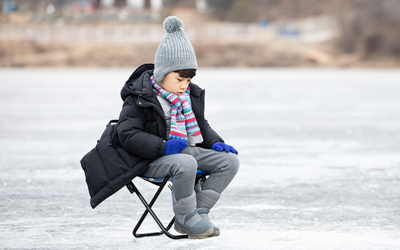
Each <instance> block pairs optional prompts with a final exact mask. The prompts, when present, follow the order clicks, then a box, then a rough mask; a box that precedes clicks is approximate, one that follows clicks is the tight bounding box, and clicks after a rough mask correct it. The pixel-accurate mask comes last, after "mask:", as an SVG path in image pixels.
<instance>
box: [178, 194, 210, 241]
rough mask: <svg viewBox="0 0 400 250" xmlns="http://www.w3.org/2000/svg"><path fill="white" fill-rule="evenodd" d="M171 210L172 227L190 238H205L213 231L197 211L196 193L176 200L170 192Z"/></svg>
mask: <svg viewBox="0 0 400 250" xmlns="http://www.w3.org/2000/svg"><path fill="white" fill-rule="evenodd" d="M172 201H173V202H172V203H173V210H174V213H175V224H174V228H175V230H176V231H178V232H179V233H182V234H187V235H188V236H189V238H191V239H202V238H206V237H208V236H210V235H212V234H213V233H214V229H213V227H212V226H211V225H210V224H209V223H207V222H206V221H205V220H203V218H202V217H201V216H200V215H199V214H198V213H197V208H196V194H195V193H194V192H193V193H192V195H191V196H189V197H186V198H182V199H180V200H178V201H177V200H176V199H175V196H174V194H173V193H172Z"/></svg>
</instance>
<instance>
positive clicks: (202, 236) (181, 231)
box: [174, 227, 214, 239]
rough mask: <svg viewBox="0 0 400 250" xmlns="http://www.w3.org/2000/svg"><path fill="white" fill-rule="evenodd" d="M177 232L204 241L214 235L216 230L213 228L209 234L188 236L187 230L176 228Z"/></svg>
mask: <svg viewBox="0 0 400 250" xmlns="http://www.w3.org/2000/svg"><path fill="white" fill-rule="evenodd" d="M174 229H175V231H177V232H178V233H181V234H187V235H188V237H189V238H190V239H204V238H207V237H210V236H211V235H212V234H214V228H211V229H210V230H208V231H207V232H205V233H203V234H188V233H187V232H186V231H185V230H183V229H181V228H177V227H174Z"/></svg>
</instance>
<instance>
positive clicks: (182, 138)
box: [117, 17, 239, 238]
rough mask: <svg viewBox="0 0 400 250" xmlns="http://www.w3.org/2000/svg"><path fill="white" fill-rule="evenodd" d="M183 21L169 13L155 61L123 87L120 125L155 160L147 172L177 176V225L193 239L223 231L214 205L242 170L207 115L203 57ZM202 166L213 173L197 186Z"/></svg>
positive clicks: (126, 144) (128, 144)
mask: <svg viewBox="0 0 400 250" xmlns="http://www.w3.org/2000/svg"><path fill="white" fill-rule="evenodd" d="M182 25H183V24H182V21H181V20H180V19H178V18H177V17H168V18H166V19H165V21H164V28H165V30H166V31H167V34H166V35H165V37H164V38H163V40H162V41H161V43H160V45H159V47H158V50H157V53H156V56H155V60H154V65H153V64H144V65H142V66H140V67H139V68H138V69H137V70H136V71H135V73H134V74H133V77H131V78H130V79H129V80H128V81H127V82H126V84H125V86H124V87H123V89H122V91H121V97H122V99H123V100H124V105H123V108H122V111H121V114H120V117H119V122H118V124H117V135H118V139H119V142H120V144H121V146H122V147H123V148H124V149H125V150H126V151H128V152H129V153H130V154H133V155H136V156H139V157H141V158H143V159H151V160H152V161H151V162H150V164H148V165H147V167H146V168H145V169H144V170H143V171H142V172H141V174H140V175H141V176H145V177H152V178H159V177H164V176H174V184H173V188H172V204H173V211H174V213H175V226H174V228H175V230H177V231H178V232H180V233H184V234H187V235H188V236H189V238H205V237H209V236H218V235H219V234H220V230H219V228H218V227H216V226H215V225H214V224H213V223H212V222H211V220H210V218H209V216H208V214H209V212H210V209H211V208H212V207H213V206H214V205H215V203H216V202H217V201H218V200H219V198H220V196H221V193H222V192H223V191H224V190H225V188H226V187H227V186H228V185H229V183H230V182H231V181H232V179H233V178H234V177H235V175H236V173H237V171H238V169H239V159H238V157H237V154H238V152H237V151H236V150H235V149H234V148H233V147H232V146H229V145H227V144H225V143H224V140H223V139H222V138H221V137H220V136H219V135H218V134H217V133H216V132H215V131H214V130H213V129H212V128H211V127H210V125H209V124H208V122H207V120H206V119H205V117H204V94H205V92H204V90H202V89H201V88H199V87H198V86H197V85H195V84H194V83H192V82H191V80H192V78H193V77H194V76H195V75H196V70H197V61H196V55H195V52H194V50H193V47H192V44H191V43H190V41H189V39H188V37H187V36H186V34H185V33H184V31H183V30H182ZM197 169H201V170H204V171H207V172H208V173H209V177H208V178H207V180H206V181H204V182H203V183H198V184H197V185H196V186H195V188H194V190H193V187H194V185H195V183H194V181H195V177H196V172H197Z"/></svg>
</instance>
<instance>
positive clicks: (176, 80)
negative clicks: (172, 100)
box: [159, 72, 192, 95]
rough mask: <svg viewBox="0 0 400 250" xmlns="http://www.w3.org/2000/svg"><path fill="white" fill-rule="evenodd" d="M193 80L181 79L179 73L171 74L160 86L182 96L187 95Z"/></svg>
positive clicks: (167, 75) (166, 76)
mask: <svg viewBox="0 0 400 250" xmlns="http://www.w3.org/2000/svg"><path fill="white" fill-rule="evenodd" d="M191 80H192V78H184V77H180V76H179V73H176V72H169V73H168V74H166V75H165V76H164V79H163V80H162V81H161V82H160V83H159V84H160V86H161V87H162V88H163V89H164V90H165V91H167V92H170V93H173V94H177V95H182V94H183V93H185V91H186V89H187V88H188V86H189V83H190V81H191Z"/></svg>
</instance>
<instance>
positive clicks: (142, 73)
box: [121, 63, 202, 101]
mask: <svg viewBox="0 0 400 250" xmlns="http://www.w3.org/2000/svg"><path fill="white" fill-rule="evenodd" d="M153 71H154V64H152V63H148V64H143V65H141V66H140V67H139V68H137V69H136V70H135V71H134V72H133V73H132V74H131V76H130V77H129V79H128V80H127V81H126V82H125V85H124V87H122V90H121V98H122V100H124V101H125V99H126V98H127V97H128V96H130V95H138V96H140V95H143V96H147V97H151V96H155V93H154V91H153V86H152V85H151V81H150V77H151V76H152V75H153ZM189 87H190V94H191V95H192V96H195V97H200V95H201V92H202V89H201V88H200V87H199V86H197V85H196V84H194V83H192V82H191V83H190V84H189Z"/></svg>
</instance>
